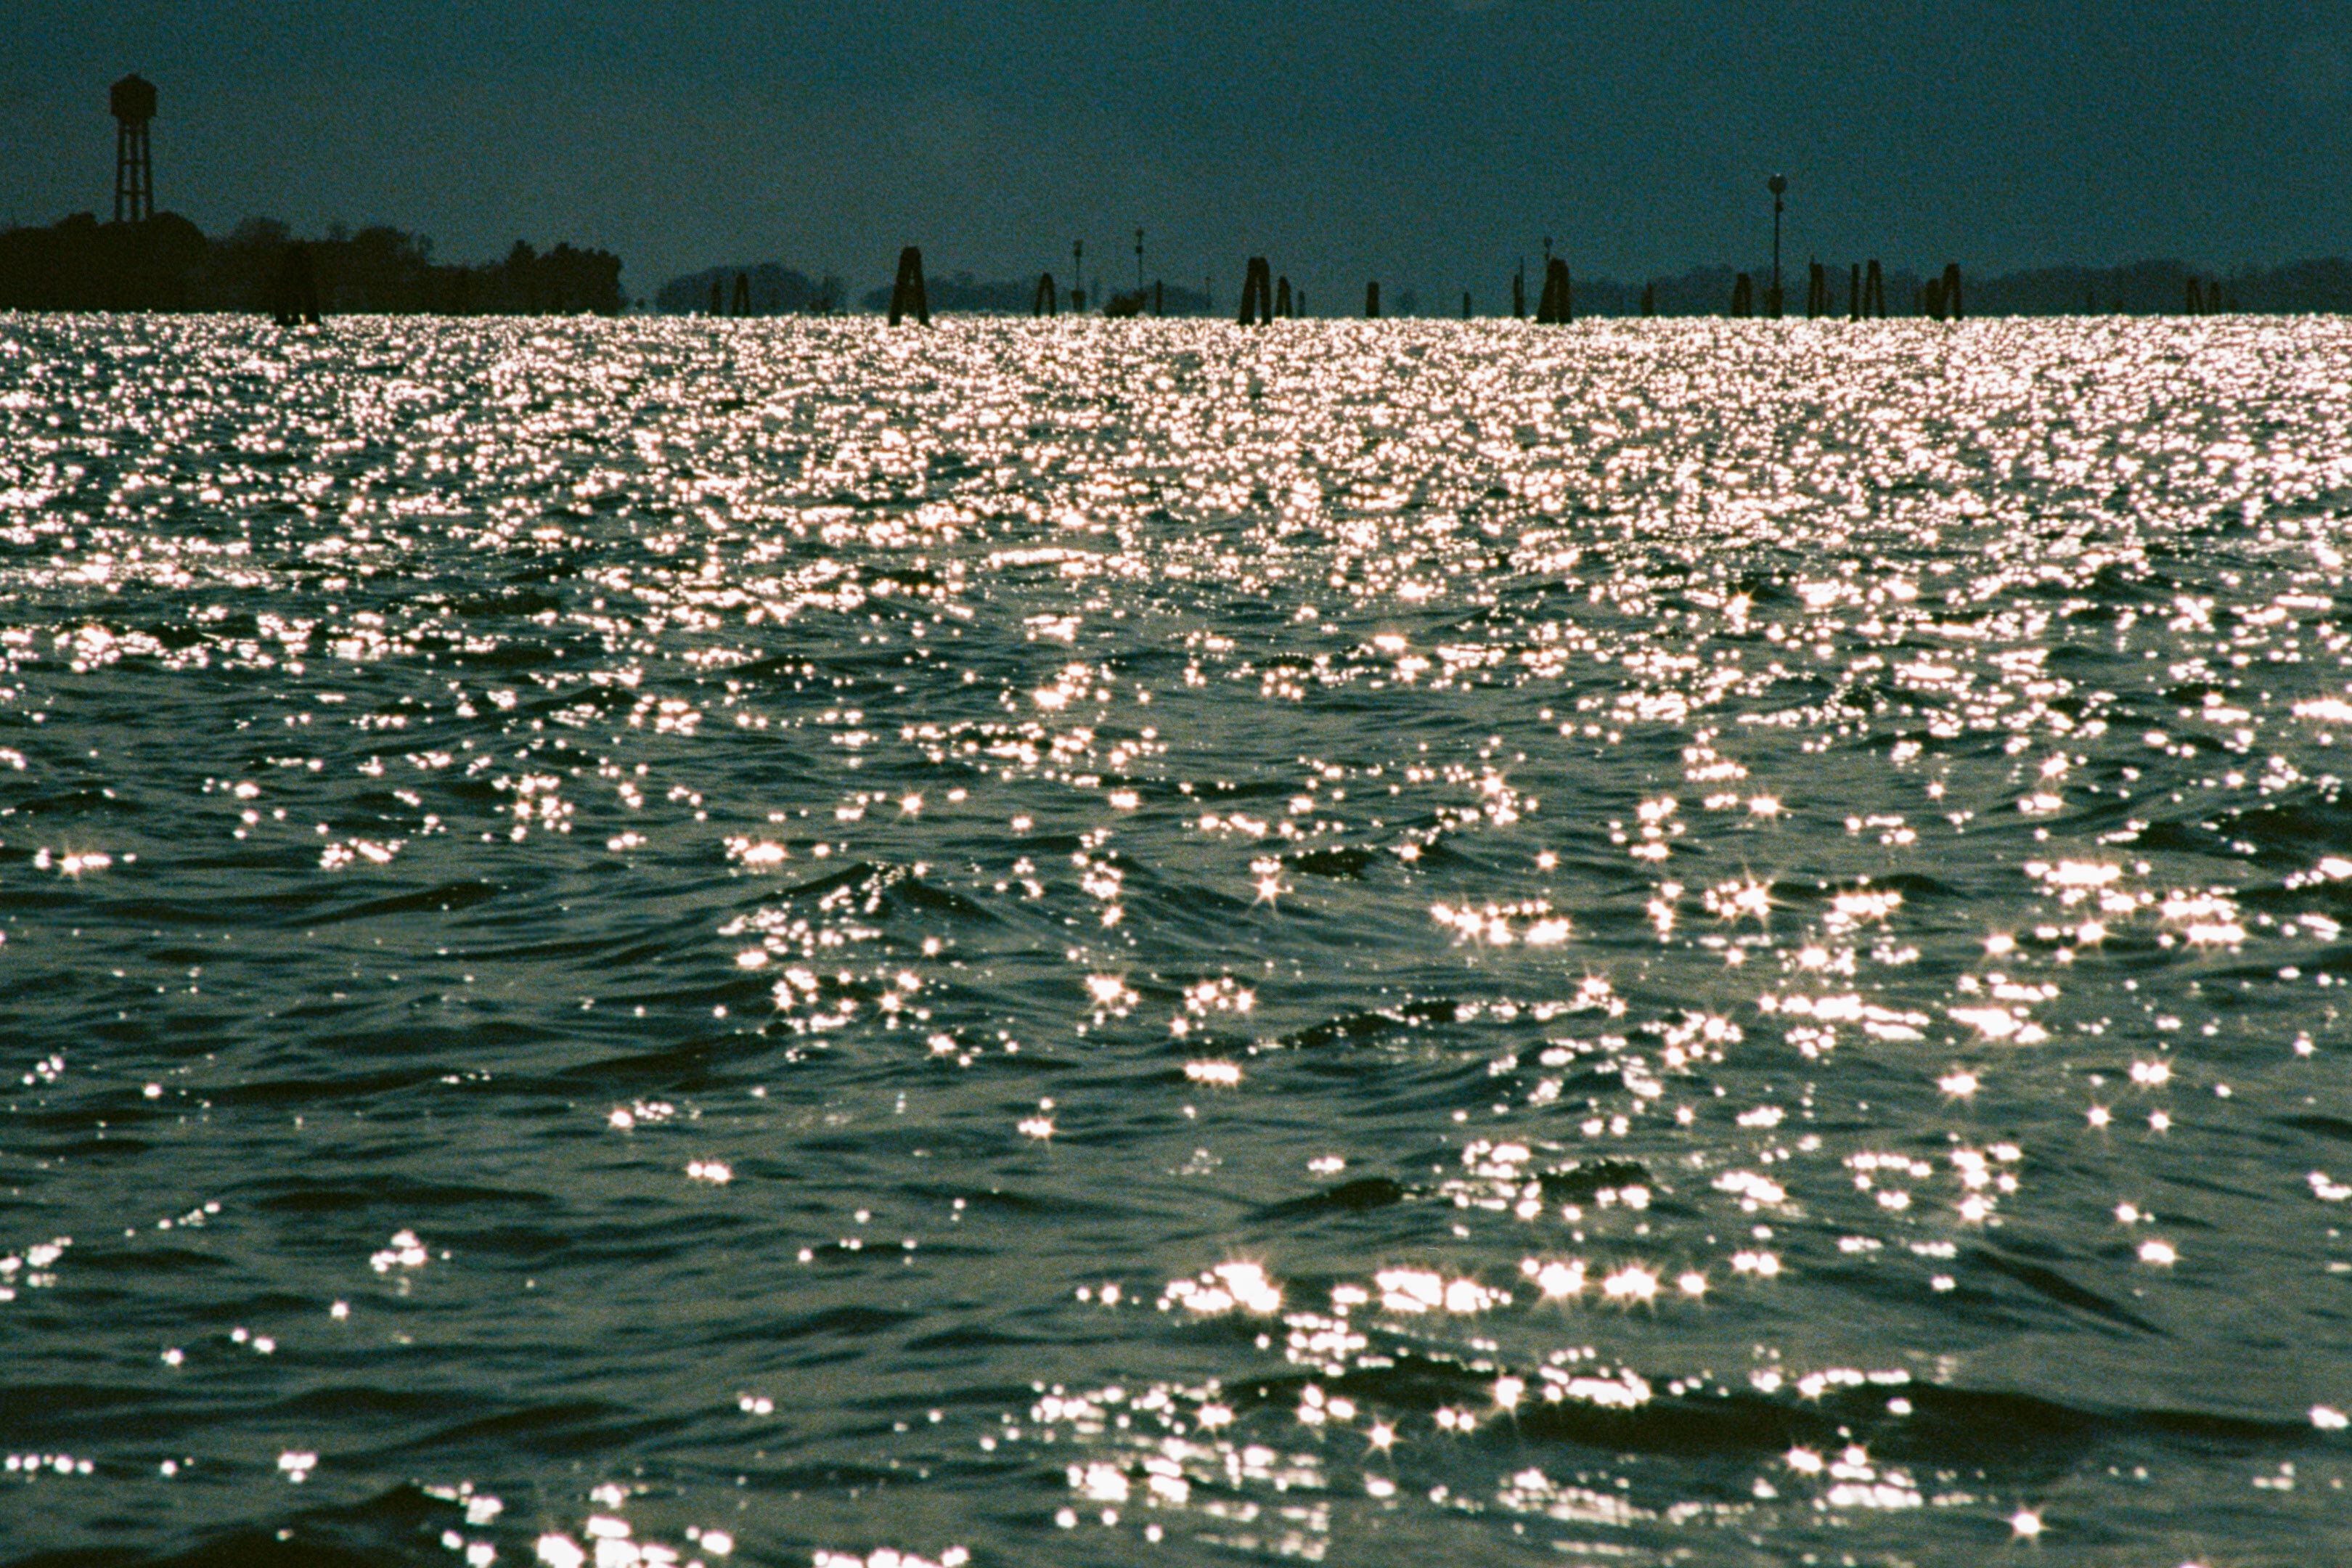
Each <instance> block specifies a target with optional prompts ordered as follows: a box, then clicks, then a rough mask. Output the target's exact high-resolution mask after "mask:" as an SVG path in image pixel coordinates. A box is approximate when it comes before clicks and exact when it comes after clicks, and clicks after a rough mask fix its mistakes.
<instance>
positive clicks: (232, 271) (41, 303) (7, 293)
mask: <svg viewBox="0 0 2352 1568" xmlns="http://www.w3.org/2000/svg"><path fill="white" fill-rule="evenodd" d="M298 244H299V247H300V248H301V249H302V251H303V252H305V253H307V255H308V257H309V261H310V268H311V270H312V272H313V274H314V275H315V277H316V279H317V280H318V290H319V302H320V306H321V307H322V308H323V309H324V310H325V311H326V313H328V314H330V315H334V314H341V313H347V312H366V313H376V314H389V315H450V316H469V315H577V314H586V313H593V314H597V315H607V316H609V315H616V314H618V313H619V311H620V309H621V260H620V258H618V257H616V256H614V255H613V254H611V253H610V252H608V251H603V250H582V249H575V248H574V247H572V246H569V245H559V246H557V247H555V248H554V249H552V250H548V251H540V250H536V249H534V248H533V247H531V246H530V245H528V244H526V243H524V242H523V241H521V240H517V241H516V242H515V245H514V248H513V249H512V250H510V251H509V252H508V254H507V256H506V258H505V259H504V260H501V261H495V262H487V263H482V264H478V265H462V264H461V265H449V264H446V263H442V262H436V261H435V260H434V259H433V242H432V241H431V240H429V239H425V238H424V237H420V236H417V235H413V234H408V233H404V232H403V231H402V230H400V229H396V228H391V227H387V226H373V227H369V228H363V229H361V230H360V231H358V232H357V233H355V234H352V233H346V232H344V231H342V230H341V228H340V226H338V227H336V228H333V229H331V230H330V231H329V232H328V234H327V235H326V237H323V238H309V239H301V240H299V241H298V240H297V239H296V238H295V237H294V236H293V235H292V234H291V233H290V232H289V230H288V228H287V226H285V225H284V224H282V223H278V222H275V221H273V220H270V219H267V218H251V219H247V221H246V222H244V223H242V224H239V225H238V226H236V229H235V230H233V231H232V232H230V233H229V234H228V235H226V237H221V238H217V239H215V238H208V237H206V236H205V234H204V233H203V231H201V230H200V229H198V228H197V227H196V226H195V225H194V224H193V223H190V222H189V221H188V220H187V219H186V218H184V217H181V216H177V215H176V214H172V213H159V214H157V215H156V216H153V217H152V218H149V219H147V220H145V221H144V222H141V223H119V224H116V223H103V224H102V223H100V222H99V221H98V219H97V218H96V217H95V216H92V215H90V214H89V213H77V214H75V215H74V216H71V217H68V218H66V219H65V220H63V221H62V222H60V223H57V224H53V225H51V226H48V227H47V228H13V229H6V230H0V310H250V311H259V312H264V313H273V314H274V313H277V311H278V289H279V287H280V283H281V280H282V279H283V278H284V276H285V272H286V267H287V258H288V255H289V251H291V250H292V249H293V248H294V247H296V246H297V245H298Z"/></svg>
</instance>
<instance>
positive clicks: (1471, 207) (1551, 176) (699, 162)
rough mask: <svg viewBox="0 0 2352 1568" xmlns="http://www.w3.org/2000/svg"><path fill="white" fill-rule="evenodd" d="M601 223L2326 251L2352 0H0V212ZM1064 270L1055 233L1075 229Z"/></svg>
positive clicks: (1469, 250) (995, 240)
mask: <svg viewBox="0 0 2352 1568" xmlns="http://www.w3.org/2000/svg"><path fill="white" fill-rule="evenodd" d="M133 69H136V70H138V71H140V72H142V73H143V74H145V75H146V76H148V77H149V78H151V79H153V80H154V81H155V82H156V83H157V84H158V85H159V86H160V88H161V89H162V95H163V112H162V115H161V117H160V118H159V119H158V121H157V122H156V125H155V128H154V147H155V162H156V171H157V173H156V184H157V192H158V196H159V199H160V201H161V204H162V205H163V206H164V207H166V208H169V209H171V210H174V211H178V212H183V213H185V214H186V215H188V216H191V217H193V218H194V219H195V220H196V221H197V222H198V223H199V224H201V225H203V226H205V228H207V229H208V230H215V229H224V228H226V227H227V226H230V225H231V224H233V223H234V222H236V220H237V219H238V218H240V217H243V216H247V215H249V214H257V213H258V214H268V215H272V216H280V217H283V218H285V219H287V220H289V221H290V222H292V223H293V224H295V225H296V226H298V227H300V228H315V227H318V226H323V225H324V224H325V223H326V222H327V221H328V220H330V219H332V218H337V217H340V218H342V219H344V220H346V221H348V222H350V223H352V224H353V225H355V226H356V225H359V224H364V223H368V222H374V221H383V222H390V223H394V224H397V225H399V226H403V227H408V228H414V229H419V230H422V231H424V232H425V233H428V234H430V235H432V236H434V237H436V239H437V241H438V242H439V249H440V254H441V255H442V256H443V257H444V258H452V259H465V258H484V257H488V256H490V255H493V254H496V253H498V252H500V251H502V250H503V249H504V248H505V247H506V246H507V245H509V244H510V243H511V242H512V241H513V240H514V239H515V238H516V237H519V236H525V235H527V236H530V237H532V238H533V239H534V240H536V241H539V242H541V243H542V244H543V243H549V242H551V241H553V240H555V239H558V238H569V239H572V240H575V241H579V242H583V243H589V244H596V245H603V246H606V247H611V248H613V249H614V250H617V251H618V252H619V253H620V254H621V256H622V257H623V258H624V260H625V263H626V264H627V268H628V271H627V274H626V279H625V282H626V286H627V288H628V289H629V290H630V291H631V292H633V293H637V294H645V293H650V292H651V291H652V289H653V288H654V287H655V286H656V284H657V283H658V282H659V281H660V280H661V279H663V278H664V277H666V276H667V275H669V274H670V273H672V272H674V271H678V270H683V269H687V268H694V267H699V266H704V265H709V264H712V263H716V262H720V261H733V260H741V259H757V258H770V257H772V258H780V259H782V260H785V261H787V262H790V263H793V264H794V265H798V266H801V267H803V268H805V269H808V270H811V271H814V270H818V269H820V268H826V267H831V268H835V269H837V270H839V271H841V272H842V273H843V274H844V275H845V276H846V277H847V278H849V279H851V280H852V281H853V282H854V283H857V284H860V285H864V284H866V283H869V282H872V281H877V280H884V279H887V276H888V273H889V269H890V266H891V263H892V260H893V258H895V256H896V254H897V250H898V246H900V245H901V244H903V243H908V242H915V243H919V244H921V245H922V246H924V247H925V250H926V254H927V256H929V258H931V260H932V265H933V266H934V268H940V267H949V268H953V267H967V268H971V270H973V271H976V272H978V273H980V274H982V276H1012V275H1015V274H1020V273H1028V272H1034V270H1035V269H1037V268H1040V267H1045V266H1052V267H1054V268H1055V269H1056V271H1057V272H1058V271H1061V270H1063V269H1064V268H1066V266H1067V263H1068V255H1069V251H1068V247H1069V242H1070V240H1071V238H1072V237H1076V236H1079V235H1083V236H1084V237H1086V239H1087V244H1088V250H1089V260H1090V262H1091V260H1092V259H1093V258H1095V257H1097V256H1100V257H1102V258H1103V259H1104V260H1105V261H1106V262H1109V261H1111V260H1112V259H1113V257H1114V256H1116V258H1117V261H1118V271H1117V272H1115V273H1113V272H1111V270H1110V268H1108V267H1106V268H1105V270H1106V273H1107V274H1109V275H1110V276H1111V277H1112V278H1114V279H1118V278H1128V277H1131V276H1132V270H1133V260H1132V258H1131V256H1130V255H1129V246H1130V245H1131V244H1132V230H1133V228H1134V227H1135V226H1136V225H1138V224H1140V225H1142V226H1144V228H1145V229H1146V230H1147V231H1148V233H1147V239H1146V243H1147V245H1148V246H1149V247H1150V253H1149V258H1148V259H1149V260H1150V263H1151V268H1152V270H1153V271H1154V272H1164V273H1166V274H1167V275H1168V276H1171V277H1173V278H1181V279H1199V278H1200V277H1201V275H1202V273H1203V272H1213V273H1214V274H1215V276H1216V279H1217V287H1218V292H1219V294H1220V295H1221V296H1230V295H1231V294H1232V293H1233V292H1234V289H1236V288H1237V287H1238V284H1239V281H1240V278H1241V273H1242V262H1243V258H1244V257H1245V256H1246V255H1247V254H1249V253H1250V252H1253V251H1263V252H1265V254H1267V255H1268V256H1270V257H1271V258H1273V259H1274V262H1275V265H1276V268H1278V269H1283V270H1286V271H1288V272H1289V273H1290V274H1291V275H1292V276H1293V277H1294V278H1297V279H1301V280H1302V281H1304V282H1306V283H1307V285H1308V286H1309V287H1310V288H1319V289H1321V290H1322V291H1323V297H1324V298H1325V299H1326V300H1331V301H1333V302H1335V303H1336V301H1337V300H1339V298H1340V297H1341V294H1342V291H1349V290H1360V289H1361V287H1362V283H1361V280H1362V279H1365V278H1368V277H1374V276H1377V277H1380V278H1381V279H1384V280H1385V281H1386V283H1387V284H1388V286H1389V287H1390V288H1391V289H1401V288H1404V287H1417V288H1418V289H1421V290H1422V291H1423V294H1424V296H1425V297H1426V298H1428V299H1429V300H1432V301H1433V302H1434V301H1436V300H1441V299H1448V298H1450V297H1451V295H1452V293H1453V292H1454V291H1456V290H1459V289H1462V288H1465V287H1468V288H1472V289H1475V290H1477V291H1478V292H1479V294H1480V295H1481V297H1482V298H1486V299H1498V298H1499V297H1500V292H1501V290H1502V289H1503V288H1504V286H1505V284H1504V279H1506V278H1507V275H1508V273H1509V271H1510V268H1511V265H1512V260H1513V258H1515V257H1517V256H1518V255H1521V254H1526V255H1528V256H1530V257H1533V256H1535V255H1536V254H1537V253H1538V250H1539V247H1540V241H1541V237H1542V236H1544V235H1545V234H1547V233H1549V234H1550V235H1552V236H1554V237H1557V238H1558V239H1559V241H1560V242H1561V244H1562V246H1563V247H1564V248H1565V249H1566V251H1567V252H1568V254H1569V256H1570V259H1571V260H1572V261H1573V262H1574V263H1575V264H1576V266H1577V267H1578V268H1579V269H1580V271H1585V272H1589V273H1596V274H1608V275H1613V276H1618V277H1623V278H1628V279H1638V278H1639V277H1641V276H1643V275H1645V274H1650V273H1656V272H1664V271H1678V270H1680V269H1682V268H1685V267H1687V266H1690V265H1694V264H1698V263H1711V262H1717V261H1736V262H1739V263H1742V264H1745V263H1746V262H1748V261H1749V260H1752V259H1753V258H1757V257H1759V256H1760V255H1762V254H1764V253H1765V252H1766V251H1767V249H1768V248H1769V212H1770V206H1769V197H1768V196H1766V195H1764V193H1763V189H1762V185H1763V179H1764V176H1765V175H1766V174H1768V173H1769V172H1770V170H1771V169H1773V168H1774V167H1781V168H1785V169H1786V171H1787V172H1788V174H1789V175H1790V180H1791V181H1792V184H1793V189H1792V191H1791V193H1790V231H1789V243H1790V247H1791V253H1792V255H1793V256H1794V257H1795V258H1799V259H1801V258H1803V257H1804V256H1805V255H1807V254H1808V253H1810V252H1815V251H1818V252H1819V253H1820V254H1821V255H1822V257H1823V258H1826V259H1832V260H1835V261H1840V262H1843V260H1845V259H1847V258H1853V257H1856V256H1863V255H1872V254H1875V255H1881V256H1884V257H1885V258H1887V260H1888V261H1889V262H1890V263H1902V264H1920V265H1925V264H1930V263H1933V264H1940V263H1941V262H1942V261H1943V260H1944V259H1947V258H1958V259H1960V260H1962V261H1963V262H1965V263H1967V264H1968V265H1969V267H1970V268H1972V269H1979V270H2006V269H2009V268H2014V267H2021V266H2027V265H2032V264H2037V263H2042V262H2046V261H2056V260H2074V261H2084V262H2091V263H2106V262H2113V261H2119V260H2126V259H2132V258H2141V257H2147V256H2171V257H2179V258H2184V259H2186V260H2189V261H2190V262H2191V263H2193V264H2197V265H2200V266H2204V267H2220V268H2227V267H2230V266H2233V265H2236V264H2239V263H2242V262H2255V263H2261V262H2270V261H2276V260H2283V259H2288V258H2296V257H2303V256H2310V255H2319V254H2333V253H2340V252H2345V251H2352V129H2348V128H2352V0H2300V3H2287V0H2231V3H2221V0H2176V3H2169V4H2166V3H2159V0H2075V3H2072V4H2066V3H2060V0H1869V3H1867V4H1863V3H1856V0H1812V3H1811V4H1787V5H1760V4H1748V3H1744V0H1492V3H1474V0H1352V3H1323V0H1306V3H1299V0H1289V3H1277V0H1251V3H1248V4H1237V3H1227V0H1143V3H1139V4H1129V5H1107V4H1106V5H1096V4H1082V3H1077V0H1043V3H1036V4H1022V5H991V4H985V3H973V0H966V3H963V4H954V3H950V0H864V3H856V0H835V3H827V4H807V5H794V4H787V3H781V0H769V3H764V4H753V3H751V0H695V3H693V4H681V3H672V0H637V3H633V4H623V3H620V0H569V3H568V4H562V5H556V4H550V3H545V0H509V3H506V4H500V5H487V4H464V5H459V4H417V3H411V4H389V5H362V4H356V3H352V0H307V3H305V4H300V5H296V4H290V3H288V0H180V3H179V4H174V5H163V4H154V3H151V0H103V3H99V0H6V4H5V5H0V220H5V219H7V218H10V217H14V218H16V219H17V220H18V221H23V222H34V221H41V222H46V221H49V220H51V219H53V218H55V217H57V216H61V215H62V214H64V213H66V212H68V211H72V210H75V209H78V208H79V209H98V210H100V212H101V214H103V211H104V209H105V208H106V207H107V205H108V204H109V202H110V190H111V184H110V180H111V168H112V158H113V139H112V124H111V121H109V120H108V119H107V117H106V113H105V104H106V86H107V84H108V83H109V82H110V80H112V79H114V78H115V77H116V76H118V75H120V74H121V73H122V72H124V71H128V70H133ZM1090 269H1091V268H1090Z"/></svg>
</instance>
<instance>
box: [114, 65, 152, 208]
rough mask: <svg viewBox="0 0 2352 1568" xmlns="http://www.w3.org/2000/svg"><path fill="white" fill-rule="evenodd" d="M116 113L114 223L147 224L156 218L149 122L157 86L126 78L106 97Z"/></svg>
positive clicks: (142, 80)
mask: <svg viewBox="0 0 2352 1568" xmlns="http://www.w3.org/2000/svg"><path fill="white" fill-rule="evenodd" d="M107 105H108V107H109V108H110V109H111V110H113V112H114V221H115V222H117V223H145V222H146V221H147V220H148V219H149V218H151V217H153V216H155V161H154V158H153V156H152V153H150V152H149V150H148V146H147V122H148V121H151V120H152V119H154V118H155V84H154V83H153V82H152V81H149V80H148V79H146V78H144V77H141V76H127V77H124V78H123V79H121V81H118V82H116V83H115V84H114V88H113V90H112V91H111V92H110V93H108V95H107Z"/></svg>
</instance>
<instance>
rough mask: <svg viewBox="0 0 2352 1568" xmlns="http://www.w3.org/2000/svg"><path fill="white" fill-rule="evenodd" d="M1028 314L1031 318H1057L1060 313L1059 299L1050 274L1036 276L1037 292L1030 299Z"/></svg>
mask: <svg viewBox="0 0 2352 1568" xmlns="http://www.w3.org/2000/svg"><path fill="white" fill-rule="evenodd" d="M1029 313H1030V314H1031V315H1032V316H1058V315H1060V314H1061V313H1062V301H1061V297H1060V296H1059V295H1058V294H1057V293H1056V292H1055V289H1054V275H1053V274H1052V273H1050V272H1040V273H1039V274H1037V292H1036V293H1035V294H1034V295H1033V296H1032V297H1031V298H1030V300H1029Z"/></svg>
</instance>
